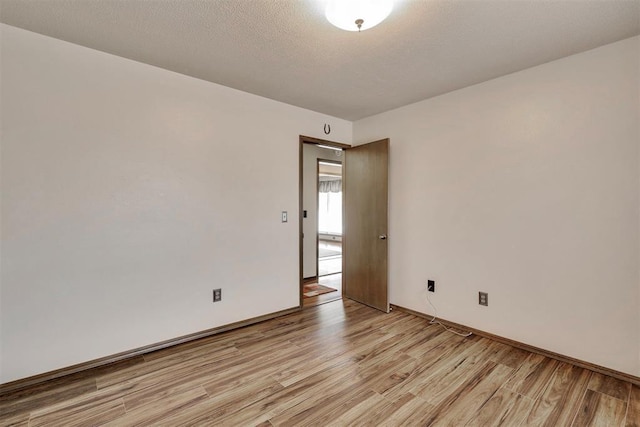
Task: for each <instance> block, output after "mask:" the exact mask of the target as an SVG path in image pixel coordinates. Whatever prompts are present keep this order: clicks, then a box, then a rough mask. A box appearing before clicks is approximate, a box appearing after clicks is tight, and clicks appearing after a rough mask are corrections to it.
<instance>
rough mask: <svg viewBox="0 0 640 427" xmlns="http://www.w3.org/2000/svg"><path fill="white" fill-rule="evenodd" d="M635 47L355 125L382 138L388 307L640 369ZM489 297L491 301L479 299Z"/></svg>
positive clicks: (568, 61)
mask: <svg viewBox="0 0 640 427" xmlns="http://www.w3.org/2000/svg"><path fill="white" fill-rule="evenodd" d="M639 55H640V38H638V37H636V38H632V39H628V40H624V41H621V42H618V43H614V44H611V45H608V46H604V47H602V48H599V49H595V50H592V51H588V52H585V53H581V54H578V55H574V56H571V57H567V58H564V59H561V60H558V61H554V62H550V63H547V64H545V65H542V66H539V67H535V68H531V69H528V70H525V71H522V72H519V73H515V74H511V75H508V76H505V77H502V78H499V79H495V80H492V81H489V82H486V83H483V84H479V85H476V86H472V87H468V88H465V89H462V90H459V91H456V92H452V93H449V94H446V95H443V96H440V97H437V98H432V99H430V100H427V101H423V102H420V103H416V104H413V105H409V106H406V107H403V108H399V109H397V110H393V111H390V112H387V113H383V114H380V115H376V116H373V117H369V118H366V119H363V120H360V121H358V122H356V123H354V141H355V142H356V143H363V142H366V141H371V140H376V139H380V138H383V137H390V138H391V154H390V206H391V208H390V228H389V236H390V238H389V250H390V260H389V262H390V266H389V271H390V273H389V274H390V278H389V280H390V300H391V303H393V304H398V305H401V306H404V307H408V308H411V309H414V310H417V311H420V312H424V313H430V314H431V312H432V310H431V308H430V307H429V306H428V304H427V302H426V300H425V294H426V292H425V285H426V281H427V279H428V278H432V279H435V280H436V293H435V294H431V295H432V296H431V299H432V301H433V303H434V304H435V305H436V307H437V309H438V315H439V316H441V317H442V318H445V319H448V320H452V321H456V322H459V323H462V324H467V325H470V326H473V327H475V328H478V329H481V330H484V331H487V332H491V333H494V334H497V335H500V336H503V337H507V338H511V339H514V340H517V341H521V342H524V343H528V344H531V345H534V346H537V347H541V348H544V349H547V350H551V351H555V352H558V353H561V354H564V355H567V356H572V357H576V358H578V359H582V360H585V361H588V362H592V363H595V364H598V365H603V366H606V367H609V368H612V369H616V370H619V371H622V372H627V373H630V374H633V375H640V361H639V359H638V355H639V351H640V348H639V347H640V346H639V342H640V341H639V336H640V323H639V322H640V302H639V292H640V291H639V271H638V266H639V263H638V259H639V222H638V220H639V191H638V190H639V173H638V171H639V153H638V144H639V141H640V129H639V123H640V121H639V118H640V114H639V108H640V107H639V105H640V98H639V89H638V84H639V83H638V82H639V79H640V73H639V71H638V64H639V62H640V56H639ZM478 291H486V292H488V293H489V306H488V307H481V306H479V305H478V303H477V294H478Z"/></svg>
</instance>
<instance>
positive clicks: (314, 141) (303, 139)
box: [298, 135, 351, 308]
mask: <svg viewBox="0 0 640 427" xmlns="http://www.w3.org/2000/svg"><path fill="white" fill-rule="evenodd" d="M298 140H299V155H298V276H299V277H298V282H299V283H298V292H299V294H300V308H303V298H304V295H303V294H302V293H303V290H304V258H303V255H304V253H303V237H302V233H303V227H302V226H303V224H302V221H303V218H302V212H303V208H304V207H303V204H302V196H303V191H302V188H303V183H302V178H303V167H304V158H303V149H304V144H311V145H327V146H329V147H336V148H342V149H347V148H351V145H349V144H343V143H341V142H335V141H329V140H325V139H320V138H314V137H312V136H305V135H300V137H299V139H298ZM344 167H345V165H344V163H343V164H342V168H343V169H342V173H343V175H344ZM316 196H317V195H316ZM342 198H343V200H342V207H343V217H344V203H345V200H344V193H343V195H342ZM317 203H318V201H317V197H316V204H317ZM315 235H316V246H317V239H318V230H316V232H315ZM342 238H343V240H344V233H343V236H342ZM317 258H318V257H317V256H316V277H318V270H317V264H318V259H317ZM344 262H345V258H344V253H343V254H342V264H343V270H344ZM343 283H344V278H343Z"/></svg>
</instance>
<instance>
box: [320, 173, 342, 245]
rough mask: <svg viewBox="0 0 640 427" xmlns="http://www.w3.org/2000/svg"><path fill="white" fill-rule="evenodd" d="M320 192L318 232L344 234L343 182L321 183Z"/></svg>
mask: <svg viewBox="0 0 640 427" xmlns="http://www.w3.org/2000/svg"><path fill="white" fill-rule="evenodd" d="M318 190H319V192H318V231H319V232H320V233H331V234H342V181H341V180H334V181H320V183H319V185H318Z"/></svg>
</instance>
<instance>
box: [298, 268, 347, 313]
mask: <svg viewBox="0 0 640 427" xmlns="http://www.w3.org/2000/svg"><path fill="white" fill-rule="evenodd" d="M316 282H317V283H319V284H321V285H324V286H328V287H330V288H334V289H335V290H336V291H335V292H329V293H326V294H320V295H316V296H315V297H304V298H302V305H303V306H304V307H313V306H314V305H318V304H324V303H327V302H331V301H335V300H339V299H340V298H342V273H337V274H330V275H328V276H320V278H319V279H318V280H317V281H316V280H313V281H312V283H316Z"/></svg>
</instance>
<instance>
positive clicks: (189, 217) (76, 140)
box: [0, 25, 352, 382]
mask: <svg viewBox="0 0 640 427" xmlns="http://www.w3.org/2000/svg"><path fill="white" fill-rule="evenodd" d="M1 31H2V33H1V34H0V36H1V39H2V45H1V48H2V50H1V53H2V68H1V78H2V80H1V89H2V98H1V102H2V129H1V130H2V141H1V143H2V145H1V150H2V157H1V162H2V163H1V184H2V189H1V194H2V200H1V202H2V209H1V215H2V217H1V221H2V222H1V231H2V253H1V256H2V258H1V266H2V271H1V295H2V301H1V304H2V306H1V318H0V319H1V335H0V342H2V370H1V374H0V382H7V381H11V380H15V379H19V378H23V377H27V376H30V375H34V374H38V373H42V372H46V371H50V370H53V369H57V368H62V367H66V366H69V365H72V364H76V363H81V362H85V361H88V360H92V359H95V358H100V357H104V356H108V355H111V354H115V353H118V352H122V351H126V350H130V349H134V348H137V347H141V346H144V345H148V344H153V343H156V342H159V341H163V340H167V339H171V338H174V337H178V336H182V335H185V334H189V333H193V332H198V331H201V330H205V329H208V328H212V327H216V326H220V325H224V324H228V323H231V322H235V321H239V320H243V319H248V318H252V317H255V316H260V315H263V314H267V313H272V312H275V311H278V310H283V309H287V308H291V307H296V306H298V304H299V282H298V277H299V273H298V271H299V264H298V262H299V261H298V215H297V212H298V173H299V170H298V167H299V166H298V161H299V157H298V156H299V142H298V137H299V135H300V134H303V135H309V136H315V137H322V136H323V135H324V134H323V132H322V129H323V126H324V124H325V123H330V124H331V129H332V137H334V138H335V139H336V140H340V141H344V142H345V143H350V140H351V135H352V128H351V123H350V122H347V121H343V120H339V119H335V118H332V117H328V116H325V115H321V114H318V113H314V112H311V111H308V110H303V109H300V108H297V107H292V106H289V105H285V104H282V103H278V102H275V101H271V100H268V99H265V98H261V97H257V96H254V95H250V94H247V93H243V92H239V91H236V90H232V89H229V88H225V87H222V86H219V85H215V84H211V83H208V82H205V81H201V80H197V79H193V78H190V77H186V76H183V75H180V74H176V73H172V72H169V71H165V70H162V69H158V68H154V67H151V66H148V65H144V64H140V63H136V62H133V61H129V60H126V59H123V58H119V57H115V56H112V55H108V54H105V53H101V52H98V51H94V50H90V49H87V48H83V47H80V46H76V45H73V44H69V43H66V42H62V41H59V40H56V39H52V38H48V37H44V36H41V35H37V34H34V33H30V32H27V31H24V30H20V29H17V28H13V27H9V26H6V25H2V27H1ZM282 210H287V211H289V213H290V215H289V222H288V223H286V224H282V223H281V222H280V211H282ZM217 287H220V288H222V290H223V301H222V302H219V303H216V304H213V303H212V302H211V299H212V289H213V288H217Z"/></svg>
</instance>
